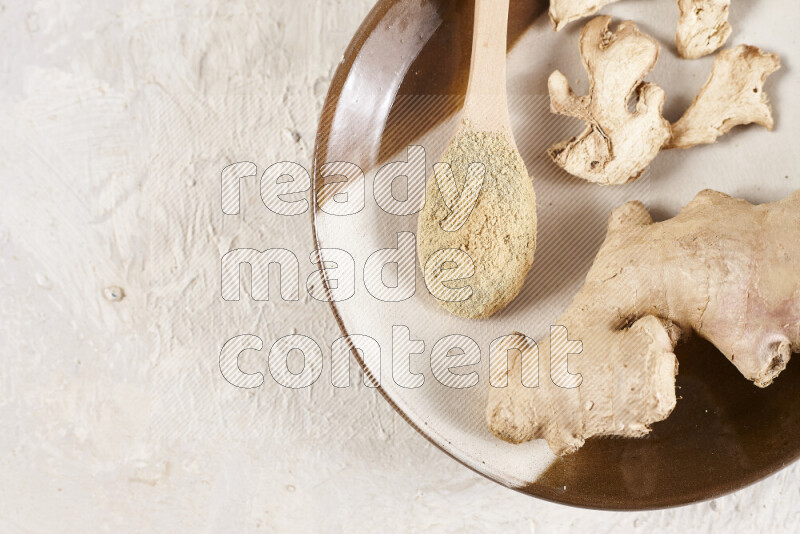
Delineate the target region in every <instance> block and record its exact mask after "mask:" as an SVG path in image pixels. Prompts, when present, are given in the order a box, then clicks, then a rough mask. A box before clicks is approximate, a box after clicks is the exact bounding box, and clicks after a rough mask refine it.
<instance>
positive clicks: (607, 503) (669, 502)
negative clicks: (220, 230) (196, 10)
mask: <svg viewBox="0 0 800 534" xmlns="http://www.w3.org/2000/svg"><path fill="white" fill-rule="evenodd" d="M402 1H403V0H379V1H378V2H377V3H376V4H375V6H374V7H373V8H372V9H371V10H370V12H369V13H368V15H367V16H366V18H365V19H364V21H363V22H362V23H361V25H360V27H359V28H358V30H357V31H356V33H355V35H354V36H353V38H352V40H351V42H350V44H349V45H348V47H347V49H346V51H345V53H344V55H343V58H342V60H341V62H340V64H339V66H338V68H337V69H336V72H335V74H334V76H333V79H332V81H331V84H330V87H329V89H328V93H327V95H326V98H325V102H324V104H323V108H322V112H321V115H320V121H319V125H318V129H317V135H316V139H315V147H314V159H313V162H312V167H313V173H312V176H314V177H315V178H316V177H317V176H318V173H319V167H320V166H321V165H322V164H324V163H325V162H326V161H327V153H328V132H329V130H330V121H327V120H326V119H325V117H332V116H333V115H334V113H335V111H336V109H337V106H338V104H339V101H340V97H341V93H342V90H343V87H344V85H345V82H346V81H347V80H348V78H349V76H350V74H351V71H352V68H353V65H354V62H355V61H356V59H357V58H358V56H359V53H360V52H361V51H362V48H363V47H364V45H365V43H366V42H367V40H368V39H369V38H370V37H371V36H373V34H374V32H375V31H376V28H377V27H378V25H379V24H380V23H381V22H382V21H383V19H384V16H385V15H386V14H387V12H388V11H389V10H390V9H391V8H392V7H393V6H394V5H395V4H397V3H399V2H402ZM443 1H445V2H446V1H447V0H443ZM512 2H513V0H512ZM317 186H318V184H317V181H316V179H314V180H312V199H315V198H316V191H317ZM315 208H316V204H314V206H312V209H311V210H309V211H310V212H311V230H312V236H313V240H314V246H315V249H319V248H321V243H320V237H319V232H318V220H317V213H316V209H315ZM319 269H320V271H321V272H322V273H323V274H324V273H325V271H324V269H322V265H319ZM324 284H325V289H326V291H329V280H328V279H327V278H324ZM329 304H330V308H331V311H332V312H333V316H334V318H335V320H336V323H337V324H338V326H339V329H340V330H341V332H342V335H343V336H348V335H349V333H348V331H347V327H346V326H345V324H344V321H343V319H342V317H341V315H340V313H339V310H338V309H337V307H336V304H335V302H333V301H330V302H329ZM700 350H705V349H704V348H702V347H701V349H700ZM351 353H352V354H353V356H354V357H355V359H356V361H357V362H358V364H359V366H360V367H361V368H362V370H363V372H364V373H365V374H366V375H367V376H368V377H370V378H372V375H371V372H370V371H369V369H368V368H367V366H366V365H365V363H364V361H363V360H362V358H361V357H360V355H359V352H358V351H356V350H355V349H354V347H352V346H351ZM681 365H683V364H681ZM790 367H791V366H790ZM798 377H800V372H798ZM679 378H680V375H679ZM376 389H377V390H378V392H379V393H380V394H381V395H382V396H383V398H384V399H385V400H386V402H388V403H389V405H390V406H392V408H393V409H394V410H395V411H396V412H397V413H398V414H399V415H400V416H401V417H402V419H403V420H404V421H406V423H408V424H409V425H410V426H411V427H412V428H414V429H415V430H416V431H417V432H419V433H420V434H421V435H422V436H424V437H425V438H426V439H427V440H428V441H429V442H430V443H432V444H433V445H435V446H436V447H437V448H438V449H440V450H441V451H442V452H444V453H445V454H447V455H448V456H450V457H451V458H453V459H454V460H456V461H458V462H459V463H461V464H462V465H464V466H465V467H467V468H469V469H471V470H472V471H474V472H475V473H477V474H479V475H481V476H483V477H485V478H487V479H489V480H492V481H493V482H496V483H498V484H500V485H503V486H506V487H509V488H510V489H513V490H515V491H518V492H520V493H523V494H525V495H529V496H533V497H536V498H539V499H543V500H546V501H549V502H553V503H558V504H566V505H570V506H575V507H579V508H586V509H596V510H624V511H633V510H657V509H664V508H671V507H676V506H683V505H688V504H693V503H698V502H702V501H705V500H710V499H714V498H717V497H721V496H723V495H727V494H729V493H732V492H734V491H737V490H739V489H742V488H744V487H747V486H749V485H751V484H754V483H756V482H758V481H760V480H763V479H765V478H767V477H769V476H771V475H772V474H774V473H776V472H778V471H779V470H781V469H783V468H784V467H786V466H788V465H790V464H791V463H793V462H794V461H795V460H796V459H797V458H798V457H800V446H798V447H794V448H792V449H791V452H790V453H784V455H783V456H782V457H780V458H776V459H774V460H771V461H769V462H766V463H765V464H764V465H761V466H759V467H757V468H751V469H749V470H743V471H742V473H741V476H738V478H736V479H735V480H728V481H726V482H722V483H719V484H716V485H711V486H698V487H696V488H693V489H691V490H688V491H687V490H683V491H682V492H680V493H676V492H663V493H659V494H658V495H656V496H651V497H648V498H645V499H641V500H633V499H619V498H613V497H610V498H605V497H602V496H597V495H601V494H600V493H598V494H597V495H596V496H594V497H592V498H585V497H575V496H573V495H571V494H561V493H559V492H558V491H556V490H555V487H554V486H552V485H550V486H548V485H544V484H538V483H534V484H531V485H529V486H526V487H513V486H509V485H508V484H507V483H505V482H503V481H502V480H499V479H497V478H495V477H493V476H492V475H491V474H489V473H487V472H484V471H482V470H481V469H480V468H479V466H474V465H470V464H468V463H466V461H465V460H462V459H461V458H459V457H458V456H456V454H454V453H453V452H451V451H449V450H447V448H445V447H444V446H443V445H442V444H441V443H439V441H437V439H436V438H435V437H433V436H432V435H431V434H430V433H429V432H427V431H426V430H425V429H424V428H422V427H421V426H420V425H418V424H416V423H415V422H414V421H413V420H412V419H411V418H410V417H409V416H408V415H407V414H406V413H405V412H404V411H403V410H402V409H401V408H400V407H399V406H398V405H397V404H396V403H395V402H394V400H393V399H392V398H391V397H390V395H389V394H388V393H387V391H386V390H385V389H384V388H383V387H381V386H380V385H379V386H377V388H376ZM679 406H680V402H679ZM600 441H603V440H600ZM736 468H737V467H736V466H731V469H736Z"/></svg>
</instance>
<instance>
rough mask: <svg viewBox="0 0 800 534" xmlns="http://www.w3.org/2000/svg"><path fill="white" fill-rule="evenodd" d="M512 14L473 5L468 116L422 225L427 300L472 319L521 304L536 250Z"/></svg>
mask: <svg viewBox="0 0 800 534" xmlns="http://www.w3.org/2000/svg"><path fill="white" fill-rule="evenodd" d="M508 4H509V0H475V25H474V33H473V37H472V58H471V61H470V75H469V84H468V86H467V94H466V97H465V101H464V109H463V112H462V117H461V122H460V124H459V126H458V128H457V129H456V132H455V134H454V135H453V137H452V139H451V140H450V143H449V145H448V148H447V149H446V150H445V151H444V154H443V156H442V158H441V161H442V162H443V163H447V164H449V168H448V167H447V166H446V165H442V164H437V165H435V166H434V177H431V179H429V180H428V183H427V186H426V201H425V206H424V207H423V209H422V211H421V212H420V215H419V219H418V222H417V226H418V229H417V239H418V249H419V258H420V263H421V265H422V269H423V272H424V274H425V283H426V285H427V286H428V290H429V291H430V292H431V294H433V295H434V296H435V297H436V298H437V299H438V300H439V302H440V303H441V304H442V305H443V306H444V307H445V308H446V309H447V310H448V311H450V312H451V313H453V314H455V315H458V316H462V317H469V318H481V317H488V316H490V315H492V314H493V313H495V312H497V311H498V310H500V309H501V308H503V307H504V306H505V305H506V304H508V303H509V302H510V301H511V300H513V299H514V297H516V296H517V294H518V293H519V291H520V289H521V288H522V285H523V282H524V281H525V275H526V274H527V272H528V270H529V269H530V266H531V264H532V263H533V253H534V250H535V248H536V197H535V195H534V192H533V185H532V183H531V178H530V176H529V175H528V172H527V171H526V169H525V163H524V162H523V161H522V157H521V156H520V155H519V151H518V150H517V145H516V142H515V141H514V137H513V135H512V133H511V121H510V117H509V114H508V102H507V96H506V39H507V25H508ZM475 163H478V164H482V166H481V165H473V164H475ZM449 170H452V173H450V172H449Z"/></svg>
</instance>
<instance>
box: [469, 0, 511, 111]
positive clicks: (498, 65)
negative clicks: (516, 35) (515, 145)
mask: <svg viewBox="0 0 800 534" xmlns="http://www.w3.org/2000/svg"><path fill="white" fill-rule="evenodd" d="M508 4H509V0H475V23H474V28H473V34H472V58H471V59H470V72H469V83H468V85H467V94H466V97H465V101H464V117H465V118H469V119H470V120H472V121H473V123H474V122H476V121H477V122H480V123H484V122H487V121H488V123H490V124H494V125H501V126H503V125H507V124H508V122H509V121H508V105H507V104H506V48H507V39H508ZM498 114H500V115H499V116H498Z"/></svg>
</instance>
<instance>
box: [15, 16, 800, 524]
mask: <svg viewBox="0 0 800 534" xmlns="http://www.w3.org/2000/svg"><path fill="white" fill-rule="evenodd" d="M371 4H372V2H371V1H369V0H351V1H349V2H341V1H338V0H323V1H319V2H312V1H311V0H296V1H293V2H283V1H278V0H259V1H229V2H226V1H222V0H208V1H206V2H159V1H138V2H136V1H128V2H126V1H121V0H112V1H102V0H72V1H69V2H64V1H54V0H41V1H33V2H22V1H14V2H9V1H6V2H5V3H2V4H0V41H1V42H2V50H3V53H2V55H1V56H0V66H1V67H2V68H0V76H1V77H2V83H1V84H0V87H2V89H1V92H0V117H2V124H3V126H4V128H3V133H2V143H0V173H1V175H2V178H3V181H2V183H3V185H4V191H3V194H0V273H2V277H0V289H1V291H0V317H2V320H1V321H0V351H1V352H0V355H1V356H2V363H3V365H2V367H0V532H10V533H17V532H20V533H23V532H24V533H27V532H36V533H38V532H68V533H71V532H76V533H78V532H80V533H84V532H343V531H348V532H351V531H352V532H429V531H434V532H509V533H516V532H525V533H532V532H537V533H546V532H563V531H565V530H569V531H574V532H583V531H587V532H648V533H649V532H683V531H686V532H716V531H719V532H753V531H760V532H771V533H772V532H775V533H781V532H798V531H800V506H798V505H797V502H798V497H800V483H799V482H798V481H797V474H798V473H799V472H800V466H798V465H795V466H791V467H789V468H787V469H785V470H784V471H782V472H780V473H778V474H777V475H775V476H773V477H771V478H769V479H768V480H765V481H763V482H761V483H759V484H756V485H754V486H751V487H749V488H747V489H744V490H742V491H740V492H737V493H736V494H734V495H730V496H728V497H724V498H720V499H716V500H714V501H711V502H707V503H700V504H697V505H694V506H688V507H683V508H679V509H673V510H665V511H658V512H649V513H644V512H643V513H607V512H596V511H585V510H578V509H573V508H569V507H565V506H560V505H555V504H550V503H546V502H542V501H538V500H535V499H532V498H529V497H526V496H524V495H521V494H517V493H515V492H512V491H510V490H508V489H506V488H503V487H500V486H498V485H495V484H494V483H491V482H489V481H487V480H484V479H483V478H481V477H480V476H478V475H476V474H474V473H472V472H470V471H469V470H467V469H465V468H463V467H462V466H460V465H459V464H457V463H456V462H454V461H453V460H451V459H449V458H447V457H446V456H445V455H444V454H443V453H441V452H440V451H439V450H438V449H436V448H435V447H434V446H432V445H430V444H429V443H428V442H427V441H426V440H425V439H424V438H422V437H421V436H419V435H417V434H416V432H415V431H413V430H412V429H411V428H410V427H408V426H407V425H406V424H405V423H404V422H403V421H402V419H400V417H399V416H397V415H396V414H395V413H394V412H393V411H392V409H391V408H390V407H389V406H388V405H387V404H386V403H385V402H384V401H383V400H382V399H381V398H380V396H379V395H378V394H377V393H376V392H375V391H374V390H370V389H367V388H365V387H363V386H354V387H351V388H348V389H341V390H335V389H334V388H332V387H319V388H309V389H307V390H301V391H288V390H286V389H283V388H280V387H279V386H277V385H276V384H274V382H270V381H267V383H266V384H265V385H264V386H263V387H261V388H259V389H256V390H249V391H245V390H240V389H236V388H234V387H232V386H231V385H230V384H228V383H227V382H225V381H224V380H223V379H222V377H221V376H220V372H219V367H218V357H219V349H220V346H221V344H222V343H223V342H224V341H225V340H227V339H229V338H230V337H233V336H235V335H238V334H243V333H252V334H256V335H259V336H260V337H261V338H262V339H263V340H264V343H265V345H266V346H269V345H270V344H271V343H272V342H273V341H274V340H275V339H277V338H278V337H281V336H283V335H286V334H289V333H295V332H299V333H302V334H306V335H309V336H311V337H313V338H314V339H316V340H318V341H319V342H320V343H321V344H328V346H329V344H330V342H331V341H333V340H334V339H335V338H337V337H338V336H339V332H338V329H337V327H336V325H335V323H334V321H333V318H332V316H331V314H330V312H329V310H328V307H327V305H326V304H322V303H319V302H315V301H313V300H311V299H310V298H309V297H308V296H307V295H306V294H304V293H301V297H300V301H299V302H281V301H271V302H269V303H261V304H259V305H255V304H253V303H251V302H247V301H244V300H243V301H242V302H239V303H221V302H220V299H219V295H218V293H217V292H216V291H215V289H214V288H216V287H217V285H218V283H219V279H218V273H219V271H218V265H219V258H220V256H221V254H222V253H224V252H225V251H227V250H230V249H232V248H237V247H253V248H266V247H279V246H284V247H286V248H290V249H291V250H293V251H295V252H297V253H298V256H299V258H300V260H301V270H302V273H301V280H304V279H305V277H306V276H307V274H308V273H309V272H311V270H312V267H311V265H310V263H308V261H307V260H306V258H304V257H303V254H302V251H308V252H310V251H311V250H312V248H313V244H312V241H311V233H310V230H309V228H308V225H309V220H308V217H307V216H301V217H296V218H286V217H283V218H277V217H270V216H269V215H268V214H267V213H265V211H266V210H264V209H263V205H261V204H260V200H258V194H257V185H256V183H255V182H248V183H247V184H245V185H244V189H243V194H242V215H241V217H234V218H231V217H229V216H227V217H226V216H223V215H222V213H221V212H220V210H219V205H218V201H217V200H216V199H218V195H219V189H218V188H219V181H218V180H219V171H220V170H221V169H222V168H223V167H224V166H225V165H226V164H228V163H231V162H234V161H242V160H250V161H253V162H255V163H256V164H257V165H258V168H259V171H263V170H264V168H265V167H266V166H267V165H269V164H271V163H273V162H276V161H280V160H290V159H291V160H295V161H298V162H300V163H304V164H308V163H309V159H310V154H311V150H312V146H313V136H314V130H315V120H316V116H317V114H318V113H319V110H320V107H321V104H322V100H323V98H324V95H325V92H326V90H327V85H328V82H329V80H330V77H331V76H332V74H333V71H334V70H335V68H336V66H337V64H338V61H339V59H340V57H341V54H342V52H343V50H344V48H345V46H346V44H347V43H348V41H349V39H350V37H351V36H352V34H353V32H354V31H355V29H356V28H357V26H358V25H359V23H360V22H361V20H362V19H363V17H364V15H365V14H366V13H367V11H368V10H369V8H370V7H371ZM115 288H122V291H123V292H124V297H123V298H122V299H121V300H115V299H118V295H120V292H119V290H117V289H115ZM115 295H116V297H115ZM263 364H264V361H263V355H261V356H260V355H258V354H256V355H255V356H254V357H248V358H245V359H244V361H243V363H242V366H243V368H245V369H246V370H249V371H253V370H259V369H263ZM353 376H354V378H355V374H354V375H353Z"/></svg>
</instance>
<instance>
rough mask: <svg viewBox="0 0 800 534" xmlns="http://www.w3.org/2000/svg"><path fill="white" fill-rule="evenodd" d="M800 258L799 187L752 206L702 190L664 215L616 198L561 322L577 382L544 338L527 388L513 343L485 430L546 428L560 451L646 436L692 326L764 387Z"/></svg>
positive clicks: (795, 345) (798, 298) (791, 325)
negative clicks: (562, 371)
mask: <svg viewBox="0 0 800 534" xmlns="http://www.w3.org/2000/svg"><path fill="white" fill-rule="evenodd" d="M799 266H800V191H797V192H795V193H793V194H792V195H790V196H789V197H788V198H786V199H784V200H782V201H780V202H775V203H773V204H765V205H761V206H754V205H751V204H749V203H748V202H746V201H744V200H737V199H733V198H731V197H729V196H727V195H724V194H722V193H717V192H714V191H709V190H707V191H703V192H701V193H700V194H698V195H697V196H696V197H695V199H694V200H692V202H690V203H689V205H688V206H686V207H685V208H684V209H683V210H682V211H681V213H680V214H679V215H677V216H676V217H674V218H672V219H669V220H667V221H664V222H660V223H653V221H652V219H651V218H650V215H649V214H648V213H647V211H646V210H645V208H644V206H643V205H642V204H641V203H639V202H629V203H627V204H625V205H623V206H622V207H620V208H618V209H616V210H615V211H614V212H613V213H612V214H611V217H610V220H609V222H608V233H607V236H606V239H605V242H604V243H603V246H602V248H601V249H600V251H599V253H598V255H597V257H596V259H595V262H594V265H593V266H592V268H591V270H590V271H589V274H588V276H587V278H586V282H585V284H584V287H583V288H582V289H581V291H580V292H579V293H578V294H577V295H576V296H575V299H574V300H573V302H572V304H571V305H570V307H569V308H568V310H567V311H566V313H564V315H563V316H562V317H561V318H560V319H559V320H558V323H557V324H559V325H563V326H565V327H566V328H567V331H568V335H569V339H570V340H580V341H582V343H583V346H582V351H581V352H580V354H577V355H572V356H570V357H569V372H570V373H580V374H581V375H582V383H581V385H580V386H579V387H577V388H572V389H566V388H562V387H558V386H556V385H555V384H554V383H553V382H552V381H551V380H550V378H549V374H550V362H549V359H550V358H549V357H548V356H549V355H550V347H549V346H548V345H547V344H545V343H542V344H540V347H539V348H540V355H541V356H540V358H539V366H540V367H539V374H540V376H541V377H542V379H541V380H540V382H539V384H540V385H539V387H537V388H526V387H524V386H523V385H522V383H521V382H520V379H519V377H520V367H521V358H522V356H523V355H524V354H525V350H522V351H509V353H508V356H509V365H508V367H509V368H510V372H508V374H507V377H508V386H507V387H505V388H495V387H490V388H489V402H488V406H487V413H486V416H487V421H488V424H489V427H490V429H491V430H492V432H493V433H494V434H495V435H496V436H498V437H499V438H501V439H503V440H506V441H509V442H512V443H520V442H524V441H529V440H531V439H535V438H544V439H546V440H547V441H548V443H549V445H550V447H551V449H552V450H553V452H555V453H556V454H558V455H564V454H568V453H571V452H574V451H575V450H577V449H578V448H580V447H581V446H582V445H583V443H584V441H585V440H586V439H588V438H590V437H592V436H609V435H614V436H626V437H638V436H644V435H646V434H647V433H648V432H649V431H650V428H649V427H650V425H651V424H652V423H655V422H658V421H661V420H663V419H665V418H666V417H667V416H668V415H669V414H670V413H671V411H672V409H673V408H674V406H675V402H676V398H675V374H676V372H677V360H676V358H675V355H674V353H673V350H674V347H675V345H676V343H677V342H678V339H679V338H680V336H681V335H682V334H688V333H690V332H692V331H693V332H695V333H697V334H698V335H700V336H702V337H704V338H706V339H707V340H709V341H710V342H712V343H713V344H714V345H715V346H716V347H717V348H718V349H719V350H720V351H721V352H722V353H723V354H724V355H725V356H726V357H727V358H728V360H730V361H731V362H732V363H733V364H734V365H735V366H736V367H737V368H738V369H739V371H740V372H741V373H742V374H743V375H744V376H745V377H746V378H747V379H749V380H752V381H753V382H755V384H756V385H757V386H759V387H766V386H768V385H769V384H770V383H772V381H773V380H774V379H775V377H776V376H777V375H778V374H779V373H780V372H781V371H782V370H783V369H784V368H785V367H786V364H787V362H788V360H789V358H790V356H791V353H792V352H800V267H799ZM553 364H554V365H563V362H557V361H554V362H553ZM503 371H505V369H503ZM497 374H498V373H497V370H496V369H494V368H493V369H492V375H493V377H494V376H495V375H497ZM500 374H502V373H500ZM493 383H495V384H496V383H497V382H494V381H493Z"/></svg>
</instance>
